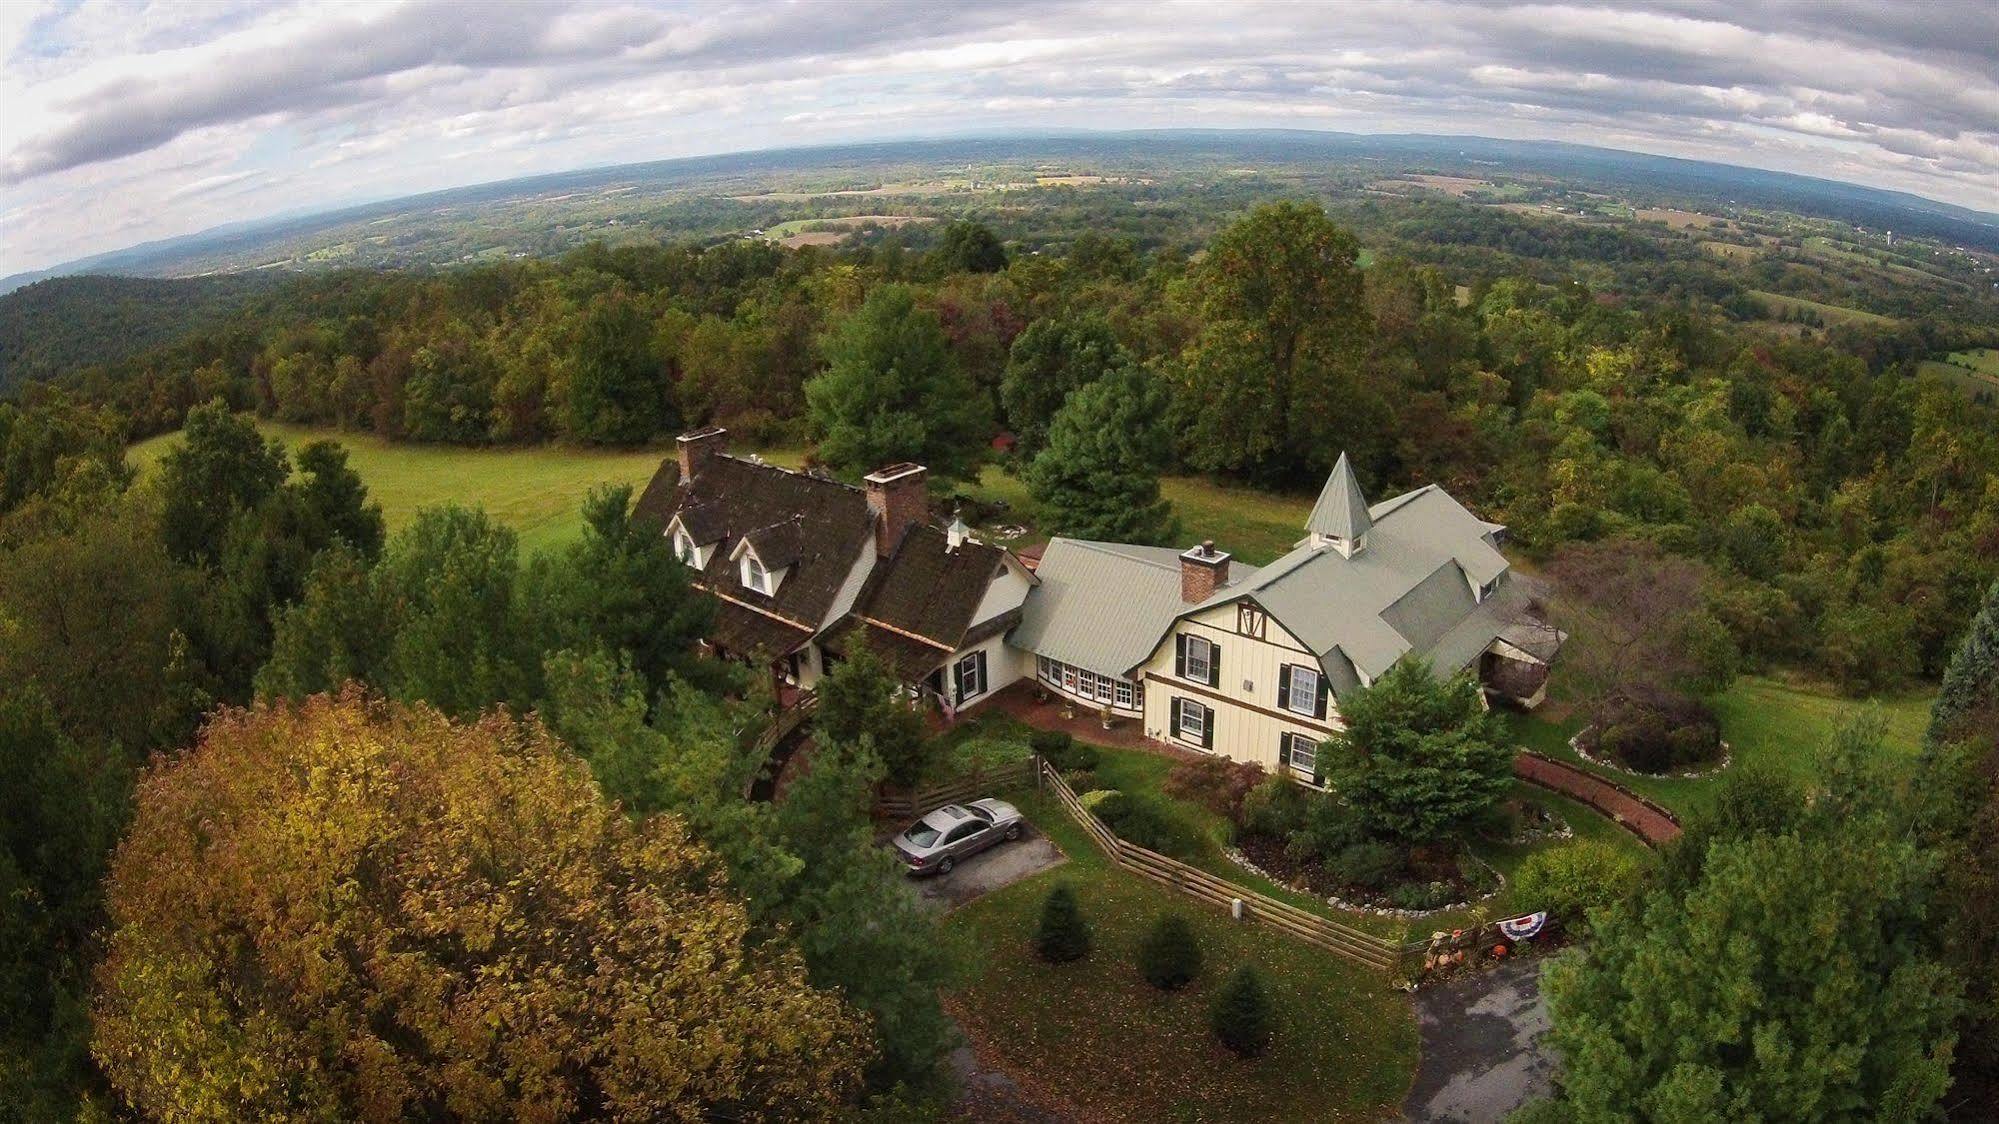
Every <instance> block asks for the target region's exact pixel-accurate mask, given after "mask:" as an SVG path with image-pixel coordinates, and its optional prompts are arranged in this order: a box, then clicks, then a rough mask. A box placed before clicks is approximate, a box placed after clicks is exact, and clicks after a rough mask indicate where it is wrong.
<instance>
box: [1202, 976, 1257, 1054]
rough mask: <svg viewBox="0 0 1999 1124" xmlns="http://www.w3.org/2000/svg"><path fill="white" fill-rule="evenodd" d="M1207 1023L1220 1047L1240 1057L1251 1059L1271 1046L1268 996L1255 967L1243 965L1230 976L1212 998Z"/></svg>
mask: <svg viewBox="0 0 1999 1124" xmlns="http://www.w3.org/2000/svg"><path fill="white" fill-rule="evenodd" d="M1209 1024H1210V1025H1211V1026H1213V1027H1214V1030H1215V1037H1217V1038H1219V1039H1221V1040H1222V1045H1224V1046H1227V1047H1228V1048H1229V1049H1231V1050H1233V1051H1235V1052H1236V1054H1237V1055H1238V1056H1240V1057H1245V1058H1253V1057H1255V1056H1256V1055H1258V1054H1260V1053H1262V1052H1263V1049H1264V1047H1266V1046H1268V1045H1270V997H1269V996H1268V995H1267V994H1265V993H1264V990H1263V978H1262V977H1261V976H1259V975H1257V973H1256V969H1255V968H1253V967H1251V966H1250V965H1248V964H1244V965H1243V966H1242V967H1240V968H1237V969H1236V970H1235V972H1234V973H1233V974H1232V975H1230V976H1229V978H1228V982H1227V983H1224V984H1223V985H1222V989H1221V991H1220V992H1218V993H1217V994H1216V995H1215V1006H1214V1010H1213V1012H1212V1013H1211V1014H1210V1016H1209Z"/></svg>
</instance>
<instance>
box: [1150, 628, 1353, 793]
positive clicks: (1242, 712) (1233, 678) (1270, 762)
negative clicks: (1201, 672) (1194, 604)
mask: <svg viewBox="0 0 1999 1124" xmlns="http://www.w3.org/2000/svg"><path fill="white" fill-rule="evenodd" d="M1238 604H1239V603H1230V604H1227V605H1218V606H1216V607H1214V608H1212V609H1209V610H1207V611H1205V612H1202V613H1198V614H1196V615H1194V616H1191V617H1188V618H1185V619H1183V620H1180V621H1177V622H1175V624H1174V626H1173V629H1172V630H1171V631H1170V632H1168V633H1167V635H1166V638H1165V639H1164V640H1162V641H1161V642H1160V644H1159V646H1158V647H1157V648H1155V649H1153V652H1152V655H1151V656H1150V657H1149V658H1148V659H1147V660H1146V662H1145V663H1144V664H1143V665H1142V666H1141V667H1140V668H1139V674H1140V675H1142V676H1143V677H1144V681H1145V733H1146V736H1148V737H1152V738H1157V739H1159V740H1160V741H1163V742H1166V743H1167V744H1169V745H1179V746H1184V747H1186V748H1189V749H1194V750H1201V749H1203V747H1202V746H1201V745H1200V744H1199V743H1198V742H1195V741H1193V740H1192V739H1186V738H1176V737H1174V736H1173V706H1174V700H1175V699H1181V698H1187V699H1192V700H1194V701H1195V702H1198V703H1200V704H1202V705H1204V706H1206V707H1208V708H1209V709H1210V710H1212V711H1213V712H1214V736H1213V739H1212V742H1213V744H1212V745H1211V746H1209V747H1206V751H1207V752H1211V753H1215V754H1218V755H1220V756H1223V757H1227V758H1229V759H1231V760H1234V761H1248V762H1252V763H1254V764H1257V765H1261V766H1263V767H1264V769H1266V770H1268V771H1270V772H1273V773H1274V772H1278V771H1279V770H1281V769H1282V768H1283V762H1282V761H1280V760H1279V752H1280V746H1281V745H1282V742H1283V736H1284V735H1285V734H1286V733H1293V734H1302V735H1304V736H1306V737H1309V738H1311V739H1313V740H1314V741H1321V740H1324V739H1325V738H1327V737H1330V736H1331V735H1332V734H1333V733H1335V732H1337V731H1338V730H1339V729H1340V728H1341V725H1342V724H1341V722H1340V718H1339V711H1338V708H1337V707H1336V705H1335V704H1334V703H1333V701H1332V700H1331V699H1330V698H1328V699H1327V702H1326V717H1325V718H1324V719H1323V720H1321V719H1316V718H1313V717H1311V716H1307V715H1294V714H1290V713H1288V712H1287V711H1285V710H1284V708H1283V707H1282V706H1281V705H1280V703H1279V700H1278V695H1277V689H1278V679H1279V676H1280V670H1279V669H1280V668H1282V667H1283V665H1285V664H1292V665H1294V666H1306V667H1313V668H1316V667H1317V666H1318V662H1319V661H1318V658H1317V657H1316V656H1314V655H1312V653H1311V652H1310V651H1308V650H1307V649H1306V648H1305V646H1304V645H1303V644H1301V643H1299V642H1298V640H1297V638H1296V637H1294V636H1292V635H1291V634H1290V633H1289V632H1287V631H1285V630H1284V628H1283V627H1282V626H1280V625H1279V624H1278V623H1277V622H1276V621H1275V620H1273V619H1271V618H1270V617H1269V616H1268V615H1267V614H1266V615H1265V616H1264V618H1263V622H1262V628H1263V637H1262V638H1261V639H1258V638H1256V637H1254V636H1250V635H1245V634H1244V633H1243V632H1242V631H1240V623H1241V621H1240V615H1239V611H1238ZM1182 633H1185V634H1187V635H1191V636H1200V637H1202V638H1204V639H1206V640H1208V641H1209V642H1210V643H1212V644H1214V645H1215V647H1216V649H1217V650H1218V651H1219V652H1220V674H1219V676H1218V679H1219V681H1218V682H1217V683H1215V684H1213V685H1212V686H1211V685H1209V684H1206V683H1201V682H1193V681H1189V680H1187V679H1184V678H1182V677H1181V676H1180V675H1179V674H1178V673H1177V666H1178V653H1179V640H1178V639H1177V637H1178V636H1179V635H1180V634H1182Z"/></svg>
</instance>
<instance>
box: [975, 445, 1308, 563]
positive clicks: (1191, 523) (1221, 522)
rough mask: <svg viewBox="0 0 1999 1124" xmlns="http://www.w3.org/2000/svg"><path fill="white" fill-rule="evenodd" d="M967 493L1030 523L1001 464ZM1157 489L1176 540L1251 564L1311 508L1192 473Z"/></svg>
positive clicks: (1294, 531) (1028, 504) (1295, 529)
mask: <svg viewBox="0 0 1999 1124" xmlns="http://www.w3.org/2000/svg"><path fill="white" fill-rule="evenodd" d="M967 491H968V492H969V493H970V494H972V495H973V496H975V497H976V498H978V499H981V500H984V501H986V502H992V501H995V500H1000V501H1004V502H1005V503H1006V504H1007V506H1008V507H1009V508H1010V509H1011V510H1012V511H1013V512H1014V513H1016V514H1015V515H1014V516H1009V517H1008V521H1019V520H1023V519H1024V520H1026V521H1027V523H1028V525H1029V526H1030V527H1032V525H1033V523H1034V521H1035V516H1036V512H1035V507H1034V498H1033V497H1032V496H1030V495H1028V492H1027V485H1026V484H1025V483H1023V482H1022V481H1021V479H1020V478H1019V477H1018V476H1016V475H1014V474H1013V473H1012V472H1011V471H1009V470H1007V469H1005V468H1002V467H999V466H996V465H994V466H988V467H987V468H986V470H985V471H984V472H983V473H981V474H980V476H979V482H978V484H977V485H976V486H974V487H971V488H968V489H967ZM1159 491H1160V494H1161V495H1163V496H1165V497H1166V499H1167V500H1168V501H1170V502H1171V503H1172V504H1173V512H1174V514H1175V515H1177V516H1179V518H1180V537H1179V540H1178V541H1182V542H1185V543H1188V544H1192V543H1197V542H1200V541H1202V540H1204V539H1213V540H1215V545H1216V546H1218V547H1220V548H1221V549H1223V550H1226V551H1228V552H1230V553H1231V554H1233V555H1235V557H1236V558H1237V559H1238V560H1240V561H1242V562H1243V563H1245V564H1247V565H1251V566H1261V565H1264V564H1266V563H1268V562H1270V561H1272V560H1274V559H1275V558H1277V557H1278V556H1279V555H1281V554H1284V553H1285V552H1287V551H1289V550H1290V549H1291V547H1292V545H1293V544H1294V543H1296V542H1297V541H1298V540H1299V539H1301V538H1304V537H1305V517H1306V516H1307V515H1309V514H1311V511H1312V497H1311V496H1289V495H1276V494H1273V493H1270V492H1262V491H1258V490H1256V489H1254V488H1246V487H1241V486H1238V485H1233V484H1218V483H1215V482H1214V481H1212V480H1202V479H1199V478H1197V477H1192V476H1168V477H1164V478H1162V479H1161V480H1160V481H1159ZM1046 538H1047V536H1046V535H1044V534H1038V533H1034V534H1028V535H1024V536H1021V537H1020V538H1018V539H1016V540H1012V541H1007V540H1004V539H1002V540H1000V541H1003V542H1005V543H1006V545H1008V546H1016V547H1017V546H1024V545H1026V544H1028V543H1030V542H1040V541H1046Z"/></svg>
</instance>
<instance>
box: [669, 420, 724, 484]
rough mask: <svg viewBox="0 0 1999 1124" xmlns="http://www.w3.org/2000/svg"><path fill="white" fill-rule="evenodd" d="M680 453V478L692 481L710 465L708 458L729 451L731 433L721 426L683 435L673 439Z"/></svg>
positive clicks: (713, 426) (712, 426)
mask: <svg viewBox="0 0 1999 1124" xmlns="http://www.w3.org/2000/svg"><path fill="white" fill-rule="evenodd" d="M673 444H674V447H675V448H676V449H678V450H679V451H680V478H681V479H682V480H692V479H694V477H695V476H697V475H699V474H700V472H701V470H702V469H703V468H705V467H707V465H708V458H710V457H712V456H714V455H715V454H716V453H726V452H728V451H729V431H728V430H726V429H723V428H722V427H721V426H719V425H711V426H709V427H708V428H706V429H697V430H695V431H694V432H692V433H683V434H681V435H680V436H679V437H676V438H674V439H673Z"/></svg>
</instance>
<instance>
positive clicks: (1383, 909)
mask: <svg viewBox="0 0 1999 1124" xmlns="http://www.w3.org/2000/svg"><path fill="white" fill-rule="evenodd" d="M1222 854H1223V855H1224V856H1226V857H1227V858H1228V860H1229V861H1230V862H1232V863H1234V864H1236V865H1237V866H1239V867H1241V868H1243V869H1244V870H1246V871H1249V872H1250V873H1251V874H1254V875H1256V876H1257V877H1258V878H1265V879H1268V880H1270V881H1272V882H1275V883H1277V884H1278V885H1279V886H1282V887H1284V888H1285V889H1287V890H1290V891H1292V892H1294V893H1299V894H1312V891H1310V890H1307V889H1305V888H1304V887H1302V886H1294V885H1292V884H1291V883H1289V882H1286V881H1285V880H1284V879H1282V878H1279V877H1277V876H1276V875H1275V874H1272V873H1270V872H1269V871H1267V870H1265V869H1263V868H1262V867H1260V866H1258V865H1256V863H1255V862H1254V861H1252V860H1251V859H1250V857H1249V856H1248V855H1245V854H1243V853H1242V851H1240V850H1238V849H1237V848H1235V847H1223V848H1222ZM1465 857H1466V858H1468V859H1470V860H1471V861H1473V862H1475V863H1477V864H1478V865H1480V866H1482V867H1484V868H1485V869H1486V871H1487V873H1489V874H1491V875H1492V877H1493V880H1494V883H1495V885H1494V886H1493V888H1492V891H1491V892H1490V893H1486V894H1482V895H1480V896H1478V897H1476V898H1473V899H1471V900H1469V901H1462V902H1452V903H1450V904H1449V905H1440V906H1438V907H1437V908H1435V909H1396V908H1394V907H1392V906H1372V905H1361V904H1360V903H1359V902H1350V901H1348V900H1346V899H1345V898H1342V897H1340V896H1339V895H1338V894H1328V895H1327V896H1326V904H1327V905H1329V906H1332V907H1333V908H1334V909H1344V910H1346V911H1347V912H1349V913H1365V914H1367V915H1369V916H1371V917H1392V918H1395V919H1397V920H1401V921H1419V920H1421V919H1423V918H1425V917H1435V916H1436V915H1437V914H1439V913H1449V912H1451V911H1452V910H1457V909H1470V908H1471V907H1472V906H1474V905H1477V904H1479V903H1480V902H1487V901H1491V900H1492V899H1493V898H1496V897H1498V896H1499V894H1500V893H1501V891H1503V890H1505V889H1506V875H1505V874H1503V873H1501V872H1500V870H1499V868H1498V867H1495V866H1493V865H1492V864H1491V863H1489V862H1486V861H1485V860H1484V859H1482V858H1479V857H1478V856H1477V855H1474V854H1472V853H1471V852H1470V851H1466V852H1465ZM1313 896H1315V897H1316V896H1317V895H1316V894H1314V895H1313Z"/></svg>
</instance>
